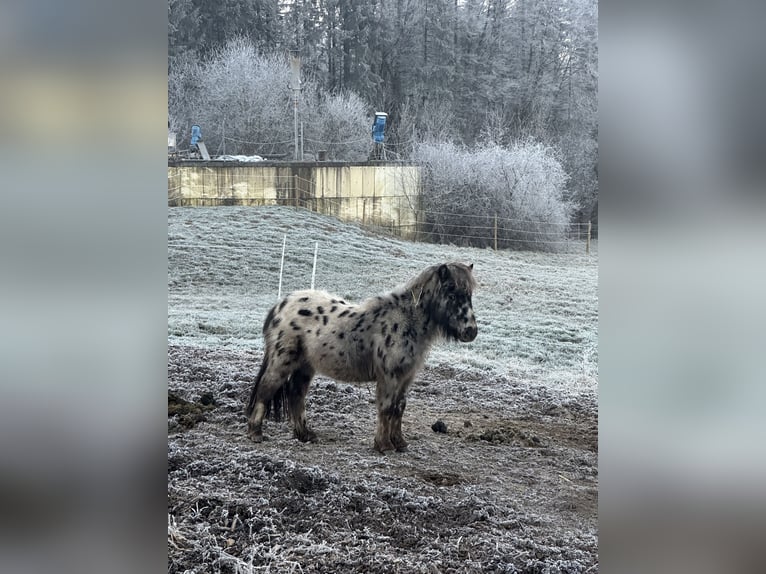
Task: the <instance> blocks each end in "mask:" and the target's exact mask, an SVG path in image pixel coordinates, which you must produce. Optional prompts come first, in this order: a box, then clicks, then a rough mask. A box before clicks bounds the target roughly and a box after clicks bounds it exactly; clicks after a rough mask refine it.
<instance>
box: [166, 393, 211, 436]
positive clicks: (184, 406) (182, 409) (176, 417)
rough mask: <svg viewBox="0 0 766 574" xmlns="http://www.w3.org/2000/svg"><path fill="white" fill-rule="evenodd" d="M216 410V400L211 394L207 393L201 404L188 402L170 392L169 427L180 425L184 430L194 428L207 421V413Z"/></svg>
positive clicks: (203, 396) (201, 399)
mask: <svg viewBox="0 0 766 574" xmlns="http://www.w3.org/2000/svg"><path fill="white" fill-rule="evenodd" d="M213 408H215V399H214V398H213V395H212V394H211V393H205V394H203V395H202V397H201V398H200V402H199V403H195V402H192V401H187V400H186V399H183V398H181V397H179V396H178V395H177V394H176V393H174V392H172V391H168V418H169V419H171V421H169V423H168V424H169V425H171V426H172V425H173V424H178V425H180V426H182V427H183V428H187V429H188V428H192V427H193V426H194V425H196V424H197V423H200V422H202V421H204V420H206V419H205V413H206V412H208V411H209V410H211V409H213Z"/></svg>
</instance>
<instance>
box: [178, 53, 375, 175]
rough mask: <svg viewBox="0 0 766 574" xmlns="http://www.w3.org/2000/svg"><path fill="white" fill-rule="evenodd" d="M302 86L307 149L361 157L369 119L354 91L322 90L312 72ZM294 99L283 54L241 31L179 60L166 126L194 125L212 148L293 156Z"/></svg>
mask: <svg viewBox="0 0 766 574" xmlns="http://www.w3.org/2000/svg"><path fill="white" fill-rule="evenodd" d="M301 88H302V89H301V104H300V105H301V107H300V117H301V119H302V120H304V124H305V128H306V137H308V138H309V140H311V141H307V143H308V144H309V146H308V147H309V150H310V149H311V148H312V147H314V148H316V149H329V150H330V151H331V153H332V156H333V157H334V158H336V159H346V160H354V159H356V160H361V159H365V157H366V155H367V152H368V151H369V147H370V143H369V139H370V138H369V125H371V121H370V120H369V114H368V113H367V112H366V110H365V106H364V104H363V103H362V101H361V100H360V99H359V98H358V97H357V96H355V95H354V94H352V93H344V94H339V95H328V94H322V93H320V91H319V90H318V87H317V84H316V83H315V82H313V81H312V80H311V79H305V80H304V81H303V83H302V86H301ZM292 98H293V96H292V92H291V90H290V67H289V64H288V62H287V60H286V58H285V56H284V55H283V54H261V53H258V52H257V50H256V49H255V47H254V46H253V44H252V42H251V41H250V40H248V39H245V38H236V39H234V40H232V41H230V42H228V43H227V44H226V45H225V46H224V47H223V48H221V49H219V50H216V51H215V52H214V53H213V54H212V55H211V57H210V58H209V59H207V60H205V61H203V62H202V63H201V64H196V63H190V64H187V65H185V66H182V67H178V68H177V69H176V70H174V71H173V72H171V74H170V77H169V81H168V100H169V105H170V122H171V127H173V128H175V129H177V130H179V131H180V133H182V134H187V133H189V131H190V129H191V125H193V124H199V125H200V126H201V127H202V133H203V137H204V140H205V142H206V144H207V147H208V149H209V150H210V152H211V153H228V154H259V155H282V156H286V157H292V155H293V146H294V137H293V135H294V132H293V129H294V123H293V121H294V117H293V105H292V101H293V100H292ZM362 142H363V143H362Z"/></svg>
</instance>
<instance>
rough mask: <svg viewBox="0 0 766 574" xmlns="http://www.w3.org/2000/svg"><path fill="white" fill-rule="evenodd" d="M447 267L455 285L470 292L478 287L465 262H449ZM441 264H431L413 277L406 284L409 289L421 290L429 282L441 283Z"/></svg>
mask: <svg viewBox="0 0 766 574" xmlns="http://www.w3.org/2000/svg"><path fill="white" fill-rule="evenodd" d="M446 265H447V268H448V269H449V271H450V275H451V277H452V280H453V281H454V282H455V286H456V287H457V288H458V289H460V290H462V291H467V292H468V293H473V292H474V290H475V289H476V279H474V277H473V274H472V273H471V268H470V267H468V266H467V265H464V264H463V263H447V264H446ZM440 267H441V264H439V265H431V266H430V267H428V268H426V269H425V270H424V271H423V272H422V273H420V275H418V276H417V277H415V278H413V279H411V280H410V281H409V283H407V285H406V286H405V289H408V290H420V289H421V288H425V287H426V286H428V285H429V284H432V283H433V284H438V283H439V268H440Z"/></svg>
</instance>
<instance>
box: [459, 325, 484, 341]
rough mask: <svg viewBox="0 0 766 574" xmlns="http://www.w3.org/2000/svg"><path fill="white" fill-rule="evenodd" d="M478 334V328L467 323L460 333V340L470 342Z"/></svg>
mask: <svg viewBox="0 0 766 574" xmlns="http://www.w3.org/2000/svg"><path fill="white" fill-rule="evenodd" d="M478 334H479V329H478V328H477V327H476V325H469V326H468V327H466V328H465V331H463V333H462V337H460V338H461V340H462V341H463V342H464V343H470V342H471V341H473V340H474V339H475V338H476V335H478Z"/></svg>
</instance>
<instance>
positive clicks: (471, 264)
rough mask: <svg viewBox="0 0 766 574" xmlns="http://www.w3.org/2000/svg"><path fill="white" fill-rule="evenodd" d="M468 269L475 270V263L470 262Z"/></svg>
mask: <svg viewBox="0 0 766 574" xmlns="http://www.w3.org/2000/svg"><path fill="white" fill-rule="evenodd" d="M468 269H470V270H471V271H473V263H470V264H469V265H468Z"/></svg>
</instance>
